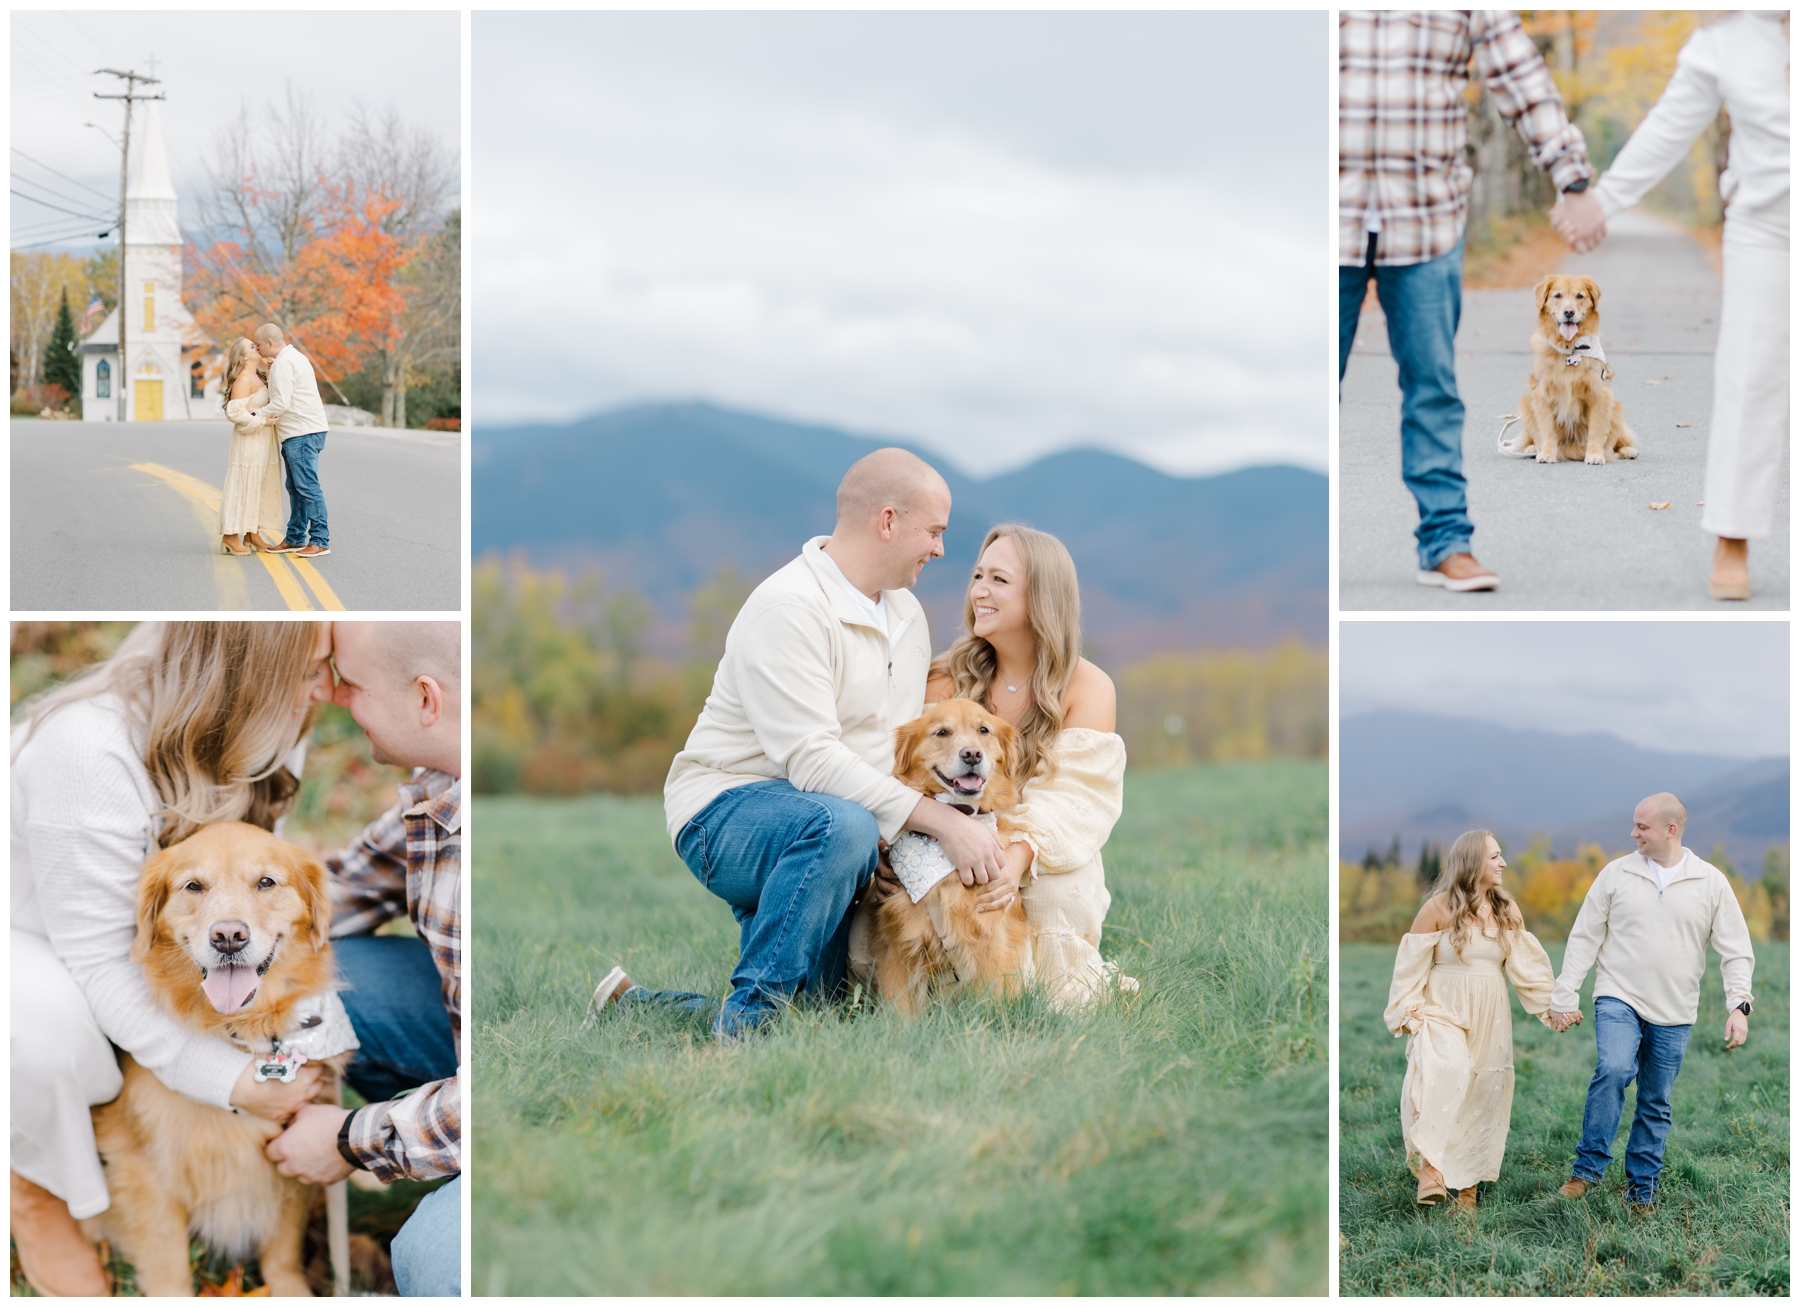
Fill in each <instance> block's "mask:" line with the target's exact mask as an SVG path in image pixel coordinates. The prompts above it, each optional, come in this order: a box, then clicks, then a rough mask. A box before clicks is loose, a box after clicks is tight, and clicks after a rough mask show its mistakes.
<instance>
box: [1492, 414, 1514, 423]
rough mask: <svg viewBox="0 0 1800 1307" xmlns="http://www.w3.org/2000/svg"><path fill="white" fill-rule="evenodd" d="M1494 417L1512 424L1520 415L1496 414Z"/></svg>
mask: <svg viewBox="0 0 1800 1307" xmlns="http://www.w3.org/2000/svg"><path fill="white" fill-rule="evenodd" d="M1494 416H1495V417H1496V418H1497V419H1500V420H1503V421H1508V422H1510V421H1511V420H1512V419H1513V418H1516V417H1518V416H1519V415H1518V414H1517V413H1496V414H1494Z"/></svg>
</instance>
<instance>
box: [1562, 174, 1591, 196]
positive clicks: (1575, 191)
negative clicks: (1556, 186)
mask: <svg viewBox="0 0 1800 1307" xmlns="http://www.w3.org/2000/svg"><path fill="white" fill-rule="evenodd" d="M1587 188H1588V179H1587V178H1586V177H1580V178H1577V179H1576V180H1575V181H1573V182H1571V183H1569V184H1568V185H1567V186H1565V187H1563V194H1564V195H1580V194H1581V193H1582V192H1583V191H1585V190H1586V189H1587Z"/></svg>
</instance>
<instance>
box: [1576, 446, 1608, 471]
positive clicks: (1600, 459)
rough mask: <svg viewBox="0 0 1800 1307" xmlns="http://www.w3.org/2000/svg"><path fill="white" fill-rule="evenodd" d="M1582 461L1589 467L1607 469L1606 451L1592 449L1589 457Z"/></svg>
mask: <svg viewBox="0 0 1800 1307" xmlns="http://www.w3.org/2000/svg"><path fill="white" fill-rule="evenodd" d="M1581 461H1582V462H1584V463H1586V464H1587V465H1588V466H1589V467H1605V466H1606V451H1605V450H1604V449H1590V450H1588V452H1587V457H1586V458H1584V459H1582V460H1581Z"/></svg>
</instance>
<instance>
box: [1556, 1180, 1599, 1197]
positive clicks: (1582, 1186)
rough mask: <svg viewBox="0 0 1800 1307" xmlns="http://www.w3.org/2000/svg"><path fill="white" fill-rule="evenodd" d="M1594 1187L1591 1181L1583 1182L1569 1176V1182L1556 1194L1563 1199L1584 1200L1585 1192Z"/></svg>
mask: <svg viewBox="0 0 1800 1307" xmlns="http://www.w3.org/2000/svg"><path fill="white" fill-rule="evenodd" d="M1593 1187H1594V1184H1593V1181H1591V1180H1583V1179H1582V1178H1581V1177H1580V1176H1578V1175H1575V1176H1570V1177H1569V1182H1568V1183H1567V1184H1565V1185H1564V1186H1563V1187H1562V1188H1561V1189H1558V1190H1557V1191H1556V1192H1557V1193H1559V1194H1561V1195H1562V1196H1563V1197H1564V1198H1585V1197H1587V1191H1588V1190H1590V1189H1592V1188H1593Z"/></svg>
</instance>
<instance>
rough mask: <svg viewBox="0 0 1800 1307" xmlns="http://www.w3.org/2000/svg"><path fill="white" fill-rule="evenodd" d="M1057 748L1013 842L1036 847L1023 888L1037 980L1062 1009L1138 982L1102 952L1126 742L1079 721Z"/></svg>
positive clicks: (1029, 789) (1030, 792) (1024, 807)
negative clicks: (1107, 850) (1106, 853)
mask: <svg viewBox="0 0 1800 1307" xmlns="http://www.w3.org/2000/svg"><path fill="white" fill-rule="evenodd" d="M1052 752H1053V754H1054V756H1055V759H1056V772H1055V774H1054V775H1053V776H1050V777H1049V778H1047V779H1046V778H1045V777H1044V776H1042V775H1040V776H1038V777H1036V778H1034V779H1033V780H1031V781H1030V782H1029V783H1028V784H1027V785H1026V786H1025V792H1024V795H1023V800H1024V801H1023V803H1022V804H1021V806H1020V808H1019V810H1018V811H1017V812H1016V813H1015V814H1014V827H1015V829H1014V832H1013V835H1012V840H1011V842H1012V843H1018V842H1020V841H1024V842H1026V843H1029V844H1030V845H1031V847H1032V848H1033V850H1035V852H1036V857H1035V859H1034V860H1033V863H1032V869H1031V871H1030V872H1029V873H1028V874H1027V876H1026V879H1025V882H1024V884H1023V885H1021V886H1020V891H1019V892H1020V893H1021V894H1022V895H1023V896H1024V898H1025V918H1026V921H1027V922H1029V923H1030V927H1031V956H1032V964H1033V968H1034V970H1035V972H1036V976H1037V982H1036V983H1037V984H1038V985H1040V986H1042V987H1043V988H1044V989H1045V990H1046V991H1048V993H1049V995H1050V999H1051V1002H1053V1003H1054V1004H1055V1005H1056V1006H1058V1007H1061V1008H1079V1007H1085V1006H1087V1005H1088V1004H1090V1003H1092V1002H1094V1001H1095V1000H1096V999H1098V998H1099V997H1100V996H1101V995H1102V994H1104V993H1106V992H1107V991H1108V990H1111V989H1115V988H1116V989H1121V990H1124V991H1126V992H1128V993H1129V992H1131V991H1134V990H1136V989H1137V987H1138V985H1137V981H1135V980H1133V979H1132V978H1131V977H1129V976H1121V975H1120V974H1119V969H1118V967H1116V966H1115V965H1113V964H1112V963H1110V962H1107V961H1104V960H1103V959H1102V958H1101V956H1100V925H1101V923H1102V922H1103V921H1105V920H1106V909H1107V908H1108V907H1109V906H1110V905H1111V903H1112V895H1110V894H1108V893H1107V891H1106V870H1105V867H1104V866H1103V865H1102V863H1101V860H1100V849H1101V846H1103V845H1104V844H1105V843H1106V841H1107V837H1108V836H1110V835H1111V834H1112V828H1113V823H1114V822H1116V821H1118V819H1119V813H1120V811H1121V810H1122V809H1123V807H1124V804H1125V741H1124V740H1122V739H1120V738H1119V737H1118V736H1117V735H1115V734H1113V733H1112V732H1110V731H1092V730H1088V729H1087V728H1086V727H1080V726H1075V727H1069V728H1067V729H1065V730H1063V731H1062V733H1061V734H1059V735H1058V736H1057V737H1056V743H1055V744H1054V745H1053V746H1052Z"/></svg>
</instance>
